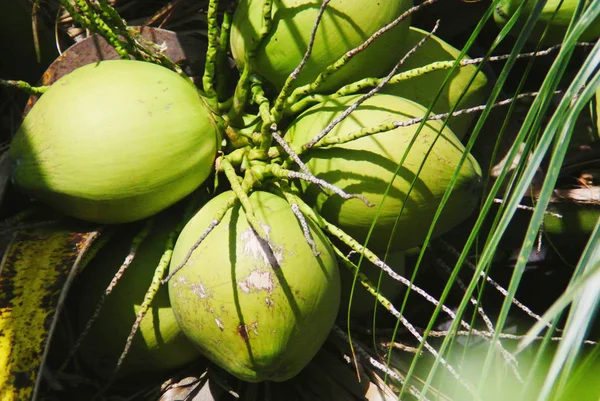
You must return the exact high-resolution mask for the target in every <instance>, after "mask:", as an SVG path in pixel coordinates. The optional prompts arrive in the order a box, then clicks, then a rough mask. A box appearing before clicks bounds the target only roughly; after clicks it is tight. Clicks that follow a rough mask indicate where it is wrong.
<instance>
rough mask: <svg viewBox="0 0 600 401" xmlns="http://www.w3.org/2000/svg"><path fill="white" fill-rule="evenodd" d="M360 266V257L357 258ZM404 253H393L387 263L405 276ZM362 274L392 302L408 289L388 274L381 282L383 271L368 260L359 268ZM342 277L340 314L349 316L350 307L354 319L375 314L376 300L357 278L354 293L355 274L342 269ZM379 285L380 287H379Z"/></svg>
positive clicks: (364, 259) (364, 260)
mask: <svg viewBox="0 0 600 401" xmlns="http://www.w3.org/2000/svg"><path fill="white" fill-rule="evenodd" d="M355 259H356V261H355V262H356V263H357V264H358V256H357V257H356V258H355ZM404 259H405V258H404V252H392V253H390V254H389V255H388V257H387V258H386V260H385V263H386V264H387V265H388V266H390V267H391V268H392V270H394V271H395V272H396V273H398V274H400V275H403V274H404V272H405V269H404ZM359 269H360V272H361V273H364V274H365V275H366V276H367V277H368V278H369V280H370V281H371V283H373V285H374V287H375V288H374V289H376V290H378V291H379V292H380V293H381V294H382V295H383V296H384V297H386V298H387V299H388V300H389V301H392V300H393V299H394V298H396V297H397V296H398V295H400V294H402V292H403V291H404V289H405V288H406V287H405V286H404V285H403V284H401V283H400V282H398V281H396V280H394V279H393V278H391V277H389V276H388V275H387V273H383V276H382V277H381V282H379V277H380V274H381V272H382V270H381V269H380V268H379V267H377V266H375V265H374V264H373V263H371V262H369V261H368V260H367V259H366V258H363V261H362V263H361V264H360V266H359ZM340 277H341V280H342V300H341V302H340V313H342V314H347V313H348V306H350V315H351V316H353V317H359V316H363V315H365V314H367V313H369V312H373V310H374V308H375V305H376V302H377V301H376V299H375V297H374V296H373V295H372V294H371V293H370V292H369V291H368V290H367V289H366V288H365V287H364V286H363V285H362V284H361V282H360V280H359V279H358V278H357V280H356V284H354V291H352V284H353V283H354V274H352V272H350V271H349V270H348V269H343V268H342V269H340ZM378 283H379V287H378V286H377V285H378ZM351 298H352V299H351Z"/></svg>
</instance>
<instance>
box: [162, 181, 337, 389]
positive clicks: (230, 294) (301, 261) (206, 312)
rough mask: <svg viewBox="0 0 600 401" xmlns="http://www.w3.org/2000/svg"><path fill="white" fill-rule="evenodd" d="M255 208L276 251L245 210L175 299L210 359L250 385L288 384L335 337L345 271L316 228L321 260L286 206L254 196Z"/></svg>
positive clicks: (219, 234) (201, 225) (200, 224)
mask: <svg viewBox="0 0 600 401" xmlns="http://www.w3.org/2000/svg"><path fill="white" fill-rule="evenodd" d="M231 195H232V192H225V193H224V194H221V195H219V196H217V197H215V198H214V199H212V200H211V201H210V202H209V203H207V204H206V205H205V206H204V207H203V208H202V209H200V211H199V212H198V213H197V214H196V215H195V216H194V217H193V218H192V220H190V221H189V222H188V224H187V225H186V227H185V228H184V230H183V232H182V233H181V235H180V236H179V238H178V240H177V243H176V246H175V250H174V253H173V259H172V260H171V267H173V266H178V265H179V264H180V263H182V261H183V259H184V257H185V255H186V254H187V253H188V251H189V249H191V247H192V245H193V244H194V243H195V242H196V240H197V239H198V237H199V236H200V235H201V234H202V233H203V232H204V231H205V230H206V228H207V227H208V225H209V224H210V223H211V222H212V221H213V219H214V216H215V213H216V212H217V211H218V210H220V208H221V207H222V205H223V203H224V202H225V200H226V199H227V198H228V197H230V196H231ZM250 202H251V204H252V206H253V207H254V209H255V213H256V217H257V218H258V220H259V221H260V224H261V225H262V226H263V228H264V231H265V232H266V233H267V235H268V237H269V242H270V248H269V245H267V244H266V243H265V242H264V241H262V240H260V238H259V237H257V235H256V233H255V232H254V230H253V229H252V228H251V227H250V225H249V224H248V222H247V220H246V218H245V213H244V211H243V209H242V208H241V207H240V206H239V204H238V205H236V206H234V207H233V209H231V210H229V211H228V212H227V213H226V215H225V217H224V218H223V220H222V221H221V223H220V224H219V225H218V226H217V227H216V228H215V229H214V231H212V232H211V233H210V234H209V235H208V236H207V237H206V239H205V240H204V241H203V242H202V243H201V245H200V246H199V247H198V248H197V249H196V250H195V251H194V252H193V254H192V256H191V258H190V259H189V261H188V262H187V263H186V265H185V267H184V268H183V269H181V271H180V272H179V273H177V274H176V275H175V276H174V277H173V278H172V279H171V280H170V281H169V295H170V299H171V305H172V306H173V311H174V312H175V316H176V318H177V321H178V322H179V325H180V326H181V328H182V330H183V331H184V332H185V334H186V335H187V336H188V338H190V340H192V342H193V343H194V344H196V345H197V346H198V347H199V349H200V350H201V351H202V353H203V354H204V355H205V356H206V357H207V358H208V359H210V360H212V361H213V362H214V363H215V364H217V365H219V366H220V367H221V368H223V369H225V370H226V371H228V372H229V373H231V374H233V375H234V376H236V377H238V378H240V379H242V380H246V381H249V382H259V381H264V380H270V381H277V382H278V381H284V380H287V379H290V378H291V377H293V376H295V375H296V374H298V373H299V372H300V370H302V369H303V368H304V367H305V366H306V364H308V362H309V361H310V360H311V359H312V358H313V356H314V355H315V354H316V353H317V350H318V349H319V348H320V347H321V345H322V344H323V343H324V341H325V339H326V337H327V335H328V333H329V332H330V330H331V328H332V326H333V323H334V320H335V317H336V315H337V312H338V307H339V302H340V277H339V271H338V268H337V264H336V260H335V256H334V254H333V251H332V249H331V247H330V246H329V244H328V242H327V239H326V237H325V236H324V234H323V233H322V232H321V231H320V230H319V228H318V227H317V226H316V225H315V224H313V223H312V222H311V221H307V223H308V227H309V230H310V233H311V236H312V238H313V240H314V241H315V243H316V247H317V250H318V252H319V255H318V256H314V255H313V251H312V249H311V247H310V246H309V245H308V243H307V241H306V238H305V237H304V234H303V231H302V228H301V226H300V224H299V222H298V220H297V219H296V216H295V215H294V213H293V212H292V210H291V209H290V206H289V205H288V203H287V202H286V201H285V200H284V199H283V198H281V197H279V196H277V195H274V194H271V193H268V192H254V193H252V195H251V196H250Z"/></svg>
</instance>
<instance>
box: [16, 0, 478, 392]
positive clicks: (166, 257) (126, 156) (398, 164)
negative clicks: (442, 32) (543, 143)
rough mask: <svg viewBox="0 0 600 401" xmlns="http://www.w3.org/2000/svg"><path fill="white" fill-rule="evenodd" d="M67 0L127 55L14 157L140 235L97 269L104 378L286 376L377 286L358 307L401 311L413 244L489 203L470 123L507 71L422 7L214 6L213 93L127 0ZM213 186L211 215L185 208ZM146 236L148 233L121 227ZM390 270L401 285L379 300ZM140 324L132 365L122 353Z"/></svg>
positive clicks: (21, 136) (29, 135)
mask: <svg viewBox="0 0 600 401" xmlns="http://www.w3.org/2000/svg"><path fill="white" fill-rule="evenodd" d="M64 4H68V5H69V7H70V8H68V7H66V8H67V10H68V11H69V12H70V13H71V15H72V16H73V18H74V20H75V21H77V22H79V23H81V24H82V25H83V26H84V27H85V28H92V29H95V30H96V31H97V32H98V33H99V34H101V35H102V36H104V37H105V38H106V39H107V41H108V42H109V43H111V44H112V45H113V46H114V47H115V50H116V51H117V52H118V53H119V54H120V55H121V56H122V57H123V58H125V59H123V60H115V61H103V62H99V63H95V64H89V65H86V66H83V67H80V68H78V69H76V70H75V71H73V72H71V73H70V74H68V75H66V76H65V77H63V78H61V79H60V80H58V81H57V82H56V83H54V84H53V85H52V86H50V87H49V88H46V89H45V92H44V93H43V95H42V96H41V97H40V99H39V100H38V101H37V103H36V104H35V106H34V107H33V108H32V109H31V111H30V112H29V114H28V115H27V116H26V117H25V119H24V121H23V123H22V125H21V127H20V128H19V130H18V132H17V133H16V135H15V136H14V139H13V141H12V144H11V148H10V153H9V156H10V159H11V161H12V165H13V174H12V179H13V183H14V184H15V186H16V187H18V188H19V189H20V190H22V191H24V192H25V193H27V194H29V195H30V196H31V197H32V198H34V199H36V200H38V201H40V202H45V203H46V204H48V205H50V206H52V207H53V208H55V209H56V210H57V211H59V212H61V213H64V214H66V215H68V216H71V217H73V218H77V219H82V220H85V221H89V222H92V223H97V224H107V225H117V232H119V233H120V232H123V233H124V234H123V235H121V234H119V235H116V236H114V237H113V239H111V241H110V242H109V244H108V245H107V246H106V247H105V248H104V249H102V250H101V251H100V253H99V254H98V255H97V256H96V257H95V258H94V259H93V261H92V263H91V264H90V265H89V266H88V267H87V268H86V270H87V271H86V272H84V275H83V276H84V277H82V281H83V282H85V283H87V284H84V288H90V290H89V291H85V293H83V294H81V305H82V306H81V320H82V322H85V321H86V317H85V316H93V317H94V318H95V319H97V320H98V322H99V323H97V324H91V323H90V324H84V325H82V327H81V330H82V331H84V332H86V333H88V332H89V333H90V335H89V336H88V340H86V341H87V342H83V343H82V344H81V347H82V351H81V354H82V355H84V358H85V359H87V361H88V365H89V366H91V367H92V368H93V369H94V370H96V371H97V372H99V373H100V374H101V375H102V376H107V363H111V362H110V361H114V363H115V364H116V366H118V367H123V369H122V371H121V372H122V373H127V372H128V371H137V370H150V371H151V370H156V369H158V370H160V369H163V368H164V369H173V368H176V367H178V366H182V365H185V364H187V363H189V362H190V360H193V359H196V358H197V357H198V356H199V355H203V356H204V357H205V358H207V359H208V360H210V361H211V362H213V363H214V364H216V365H218V366H219V367H221V368H222V369H224V370H225V371H227V372H229V373H230V374H232V375H234V376H235V377H237V378H239V379H241V380H244V381H247V382H262V381H272V382H284V381H287V380H289V379H291V378H293V377H295V376H296V375H298V374H299V372H301V371H302V370H303V369H304V368H305V367H306V366H307V364H308V363H309V362H310V361H311V360H312V359H313V357H314V356H315V355H316V354H317V352H318V350H319V349H320V348H321V347H322V345H323V344H324V342H325V341H326V339H327V337H328V335H329V333H330V332H331V330H332V328H333V327H334V324H335V321H336V318H337V316H338V314H339V312H340V305H341V306H342V310H344V311H345V310H347V309H346V308H347V306H348V305H347V304H348V302H349V301H348V300H349V298H350V291H351V287H352V282H353V281H354V280H355V279H356V278H358V280H359V282H360V286H361V288H360V290H361V291H364V292H363V293H362V296H363V298H364V300H365V301H364V303H365V304H366V305H367V306H363V307H360V308H358V309H357V311H356V312H355V313H356V315H359V314H361V313H366V312H367V311H368V310H369V309H370V308H372V306H373V304H374V300H375V299H377V300H378V301H379V302H380V303H381V304H382V305H384V307H386V308H387V309H393V305H392V304H391V303H390V299H392V298H393V297H395V296H396V295H398V293H399V292H401V291H402V288H403V287H402V286H401V285H399V284H398V283H397V282H398V281H403V277H402V276H401V275H402V273H403V271H404V267H403V266H404V252H406V251H407V250H409V249H411V248H414V247H418V246H422V245H423V243H424V242H425V241H426V240H427V238H428V237H436V236H440V235H442V234H445V233H447V232H448V231H449V230H451V229H452V228H454V227H455V226H457V225H458V224H459V223H461V222H462V221H464V220H465V219H466V218H467V217H468V216H469V215H470V214H471V213H472V211H473V210H474V208H475V207H476V205H477V199H478V197H479V191H480V181H481V169H480V167H479V165H478V163H477V161H476V160H475V159H474V158H473V157H472V156H471V155H470V154H469V153H468V152H467V151H466V149H465V147H464V145H463V144H462V143H461V140H460V138H462V137H463V136H465V135H467V134H468V128H469V125H470V123H471V117H470V115H468V114H463V115H460V113H458V114H456V115H452V112H453V111H454V110H457V109H459V108H466V107H470V106H473V105H476V104H479V103H480V102H481V101H482V99H483V98H484V96H485V94H486V92H485V91H486V83H487V81H486V77H485V76H484V75H483V74H482V73H481V72H478V70H477V68H476V67H474V66H464V67H460V66H459V68H455V69H454V70H453V71H452V72H451V73H450V74H448V70H447V68H448V67H451V66H452V65H453V64H455V62H456V61H457V60H456V57H458V56H459V54H460V52H459V51H458V50H457V49H454V48H452V47H451V46H450V45H448V44H447V43H445V42H444V41H443V40H441V39H440V38H437V37H435V35H433V34H432V33H431V32H426V31H423V30H420V29H417V28H413V27H410V16H411V15H412V13H414V12H416V11H417V10H418V9H419V7H413V6H412V4H411V2H410V0H399V1H385V2H375V3H374V2H370V1H358V0H356V1H342V0H331V1H325V2H311V1H291V0H281V1H274V2H270V1H268V2H264V1H258V0H242V1H240V2H239V3H238V4H237V7H235V9H227V10H225V11H224V12H223V13H221V12H220V11H219V8H218V1H211V2H210V4H209V7H208V24H209V26H208V48H209V50H208V52H207V54H206V68H205V71H204V76H203V79H202V85H201V87H196V86H195V85H194V84H193V83H192V81H191V80H189V79H188V78H187V77H186V76H185V75H184V74H183V73H182V71H181V69H180V68H179V67H178V66H177V65H174V64H172V63H169V61H168V60H165V58H164V57H162V56H161V54H160V52H158V53H157V52H156V51H155V50H156V49H153V50H152V51H146V50H147V49H145V48H144V47H143V46H142V45H140V41H138V40H136V36H135V33H134V32H133V31H130V30H128V29H127V27H126V26H124V25H123V21H122V20H120V19H119V18H118V15H117V14H116V13H115V12H114V9H112V8H111V7H110V6H109V5H108V4H106V3H103V2H98V4H95V3H94V5H93V7H88V8H84V7H80V8H75V7H74V6H73V5H71V3H70V2H67V1H65V2H64ZM83 16H85V17H86V18H83ZM92 17H94V18H100V20H102V21H104V22H105V23H104V24H100V25H98V24H95V25H89V23H87V22H86V21H94V18H92ZM86 24H87V25H86ZM130 56H135V57H136V58H137V60H129V59H127V58H129V57H130ZM228 56H231V57H232V58H233V60H234V62H235V65H236V68H237V73H236V74H235V75H230V74H229V72H230V71H229V68H225V67H224V65H225V64H226V63H225V64H224V62H223V60H226V59H227V57H228ZM432 66H433V67H432ZM427 72H428V73H427ZM425 73H427V74H426V75H422V74H425ZM232 80H234V81H235V85H231V81H232ZM230 87H235V89H234V90H233V91H228V88H230ZM436 113H437V114H439V113H447V114H446V115H445V116H446V117H450V118H449V119H447V121H444V120H443V119H439V118H438V119H428V116H429V115H434V114H436ZM198 193H202V194H204V195H206V198H207V199H205V200H203V202H202V204H201V205H200V206H198V205H195V206H190V207H189V208H188V212H187V213H183V212H181V211H180V212H172V210H173V209H169V208H173V207H174V208H175V209H174V210H179V209H177V208H178V207H179V206H178V205H181V204H182V203H184V204H191V205H194V203H193V200H195V199H197V196H196V195H197V194H198ZM190 202H191V203H190ZM441 205H442V206H443V209H441V214H439V215H437V214H438V209H440V206H441ZM136 222H137V223H136ZM141 222H151V223H148V224H146V225H144V224H145V223H141ZM432 225H433V228H432V229H431V230H430V227H432ZM132 226H135V227H138V226H142V227H143V229H140V230H139V231H134V232H131V231H127V230H125V229H120V228H119V227H129V228H131V227H132ZM349 253H354V254H355V256H356V255H360V259H362V258H364V259H365V262H364V263H359V260H357V259H356V258H354V257H350V256H349ZM132 260H133V262H132ZM384 260H385V261H388V263H386V262H384ZM361 266H362V267H361ZM125 269H127V271H125ZM382 271H383V272H384V273H385V274H387V275H390V276H391V277H387V276H386V277H385V279H386V280H385V281H389V282H390V284H391V285H390V286H389V288H387V289H386V288H380V290H379V289H378V286H377V285H375V284H373V282H372V281H375V280H376V278H377V277H378V276H379V274H380V273H381V272H382ZM115 274H116V276H115V277H121V276H122V277H123V278H122V279H121V281H120V282H118V283H117V285H116V287H115V290H114V294H110V295H107V299H109V300H110V299H111V297H114V298H113V299H114V301H107V303H106V305H105V307H106V312H102V311H100V312H98V311H97V309H96V308H95V307H94V306H95V305H96V302H97V301H98V297H99V296H101V295H102V289H103V288H106V286H107V285H109V287H110V288H111V291H108V292H112V284H110V283H109V282H110V281H111V279H110V277H111V275H115ZM394 279H395V280H394ZM404 282H405V283H406V282H407V280H405V279H404ZM143 283H146V285H149V286H150V290H149V291H148V292H147V293H145V295H143V296H140V294H141V293H140V292H139V290H140V286H141V285H142V284H143ZM150 284H151V285H150ZM92 288H94V290H92ZM108 292H107V291H105V292H104V294H105V295H106V294H107V293H108ZM134 294H135V295H136V296H135V297H134V296H133V295H134ZM134 298H136V299H134ZM340 300H341V301H340ZM98 313H99V314H98ZM121 316H123V318H121ZM124 325H133V330H132V331H131V332H130V334H129V340H127V343H126V347H125V348H126V350H125V351H127V352H129V355H127V352H123V353H121V352H119V351H118V349H119V347H118V345H117V346H116V347H115V346H114V345H111V342H112V341H113V340H114V337H113V335H114V336H117V334H118V333H123V332H124V331H123V330H125V332H126V331H127V330H126V329H125V327H126V326H124ZM138 329H139V330H138ZM94 330H97V331H94ZM119 337H120V336H119ZM117 341H118V340H117ZM97 343H101V344H102V346H101V348H102V349H103V352H95V351H94V350H95V348H96V347H97V346H96V344H97ZM86 355H87V356H86ZM119 355H120V356H119Z"/></svg>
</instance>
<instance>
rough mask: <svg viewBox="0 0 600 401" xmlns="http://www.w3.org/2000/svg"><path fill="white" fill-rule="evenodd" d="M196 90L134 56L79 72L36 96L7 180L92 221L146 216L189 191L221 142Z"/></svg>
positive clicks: (13, 147)
mask: <svg viewBox="0 0 600 401" xmlns="http://www.w3.org/2000/svg"><path fill="white" fill-rule="evenodd" d="M218 137H219V134H218V129H217V126H216V124H215V122H214V120H213V116H212V114H211V112H210V111H209V109H208V107H207V106H206V105H205V104H204V102H203V100H202V99H201V98H200V96H199V95H198V92H197V90H196V88H195V87H194V86H193V85H192V84H191V83H189V82H188V81H186V80H185V79H184V78H182V77H180V76H179V75H177V74H176V73H175V72H173V71H171V70H168V69H167V68H164V67H161V66H158V65H156V64H151V63H146V62H142V61H133V60H113V61H102V62H99V63H95V64H89V65H86V66H84V67H81V68H78V69H76V70H75V71H73V72H72V73H70V74H68V75H66V76H64V77H62V78H61V79H59V80H58V81H57V82H56V83H55V84H54V85H52V86H51V87H50V89H49V90H48V91H47V92H46V93H45V94H44V95H42V97H41V98H40V99H39V100H38V102H37V103H36V104H35V106H34V107H33V109H32V110H31V111H30V112H29V114H28V115H27V116H26V117H25V120H24V121H23V124H22V125H21V127H20V128H19V130H18V131H17V134H16V136H15V137H14V139H13V141H12V144H11V147H10V151H9V156H10V158H11V160H12V163H13V181H14V183H15V184H16V185H17V186H19V187H20V188H22V189H24V190H25V191H27V192H29V193H31V194H32V195H33V196H35V197H37V198H39V199H40V200H43V201H45V202H47V203H49V204H51V205H52V206H54V207H55V208H56V209H58V210H60V211H62V212H63V213H65V214H68V215H71V216H74V217H78V218H80V219H83V220H88V221H93V222H99V223H124V222H130V221H135V220H140V219H142V218H145V217H148V216H151V215H153V214H155V213H157V212H159V211H161V210H163V209H165V208H167V207H168V206H170V205H172V204H174V203H175V202H177V201H179V200H180V199H182V198H183V197H185V196H186V195H188V194H189V193H191V192H192V191H193V190H194V189H196V188H197V187H198V186H199V185H200V184H202V182H204V180H205V179H206V178H207V177H208V175H209V174H210V173H211V171H212V166H213V162H214V159H215V154H216V150H217V143H218V140H219V138H218Z"/></svg>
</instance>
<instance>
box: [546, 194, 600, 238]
mask: <svg viewBox="0 0 600 401" xmlns="http://www.w3.org/2000/svg"><path fill="white" fill-rule="evenodd" d="M548 212H550V213H548V214H546V215H544V227H543V228H544V232H545V233H547V234H554V235H569V236H574V235H575V236H577V235H590V234H591V232H592V231H593V230H594V227H595V226H596V223H597V222H598V219H599V218H600V205H597V204H593V203H581V204H580V203H574V202H560V203H551V204H550V205H549V206H548ZM557 214H558V215H560V216H561V217H558V216H557Z"/></svg>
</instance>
